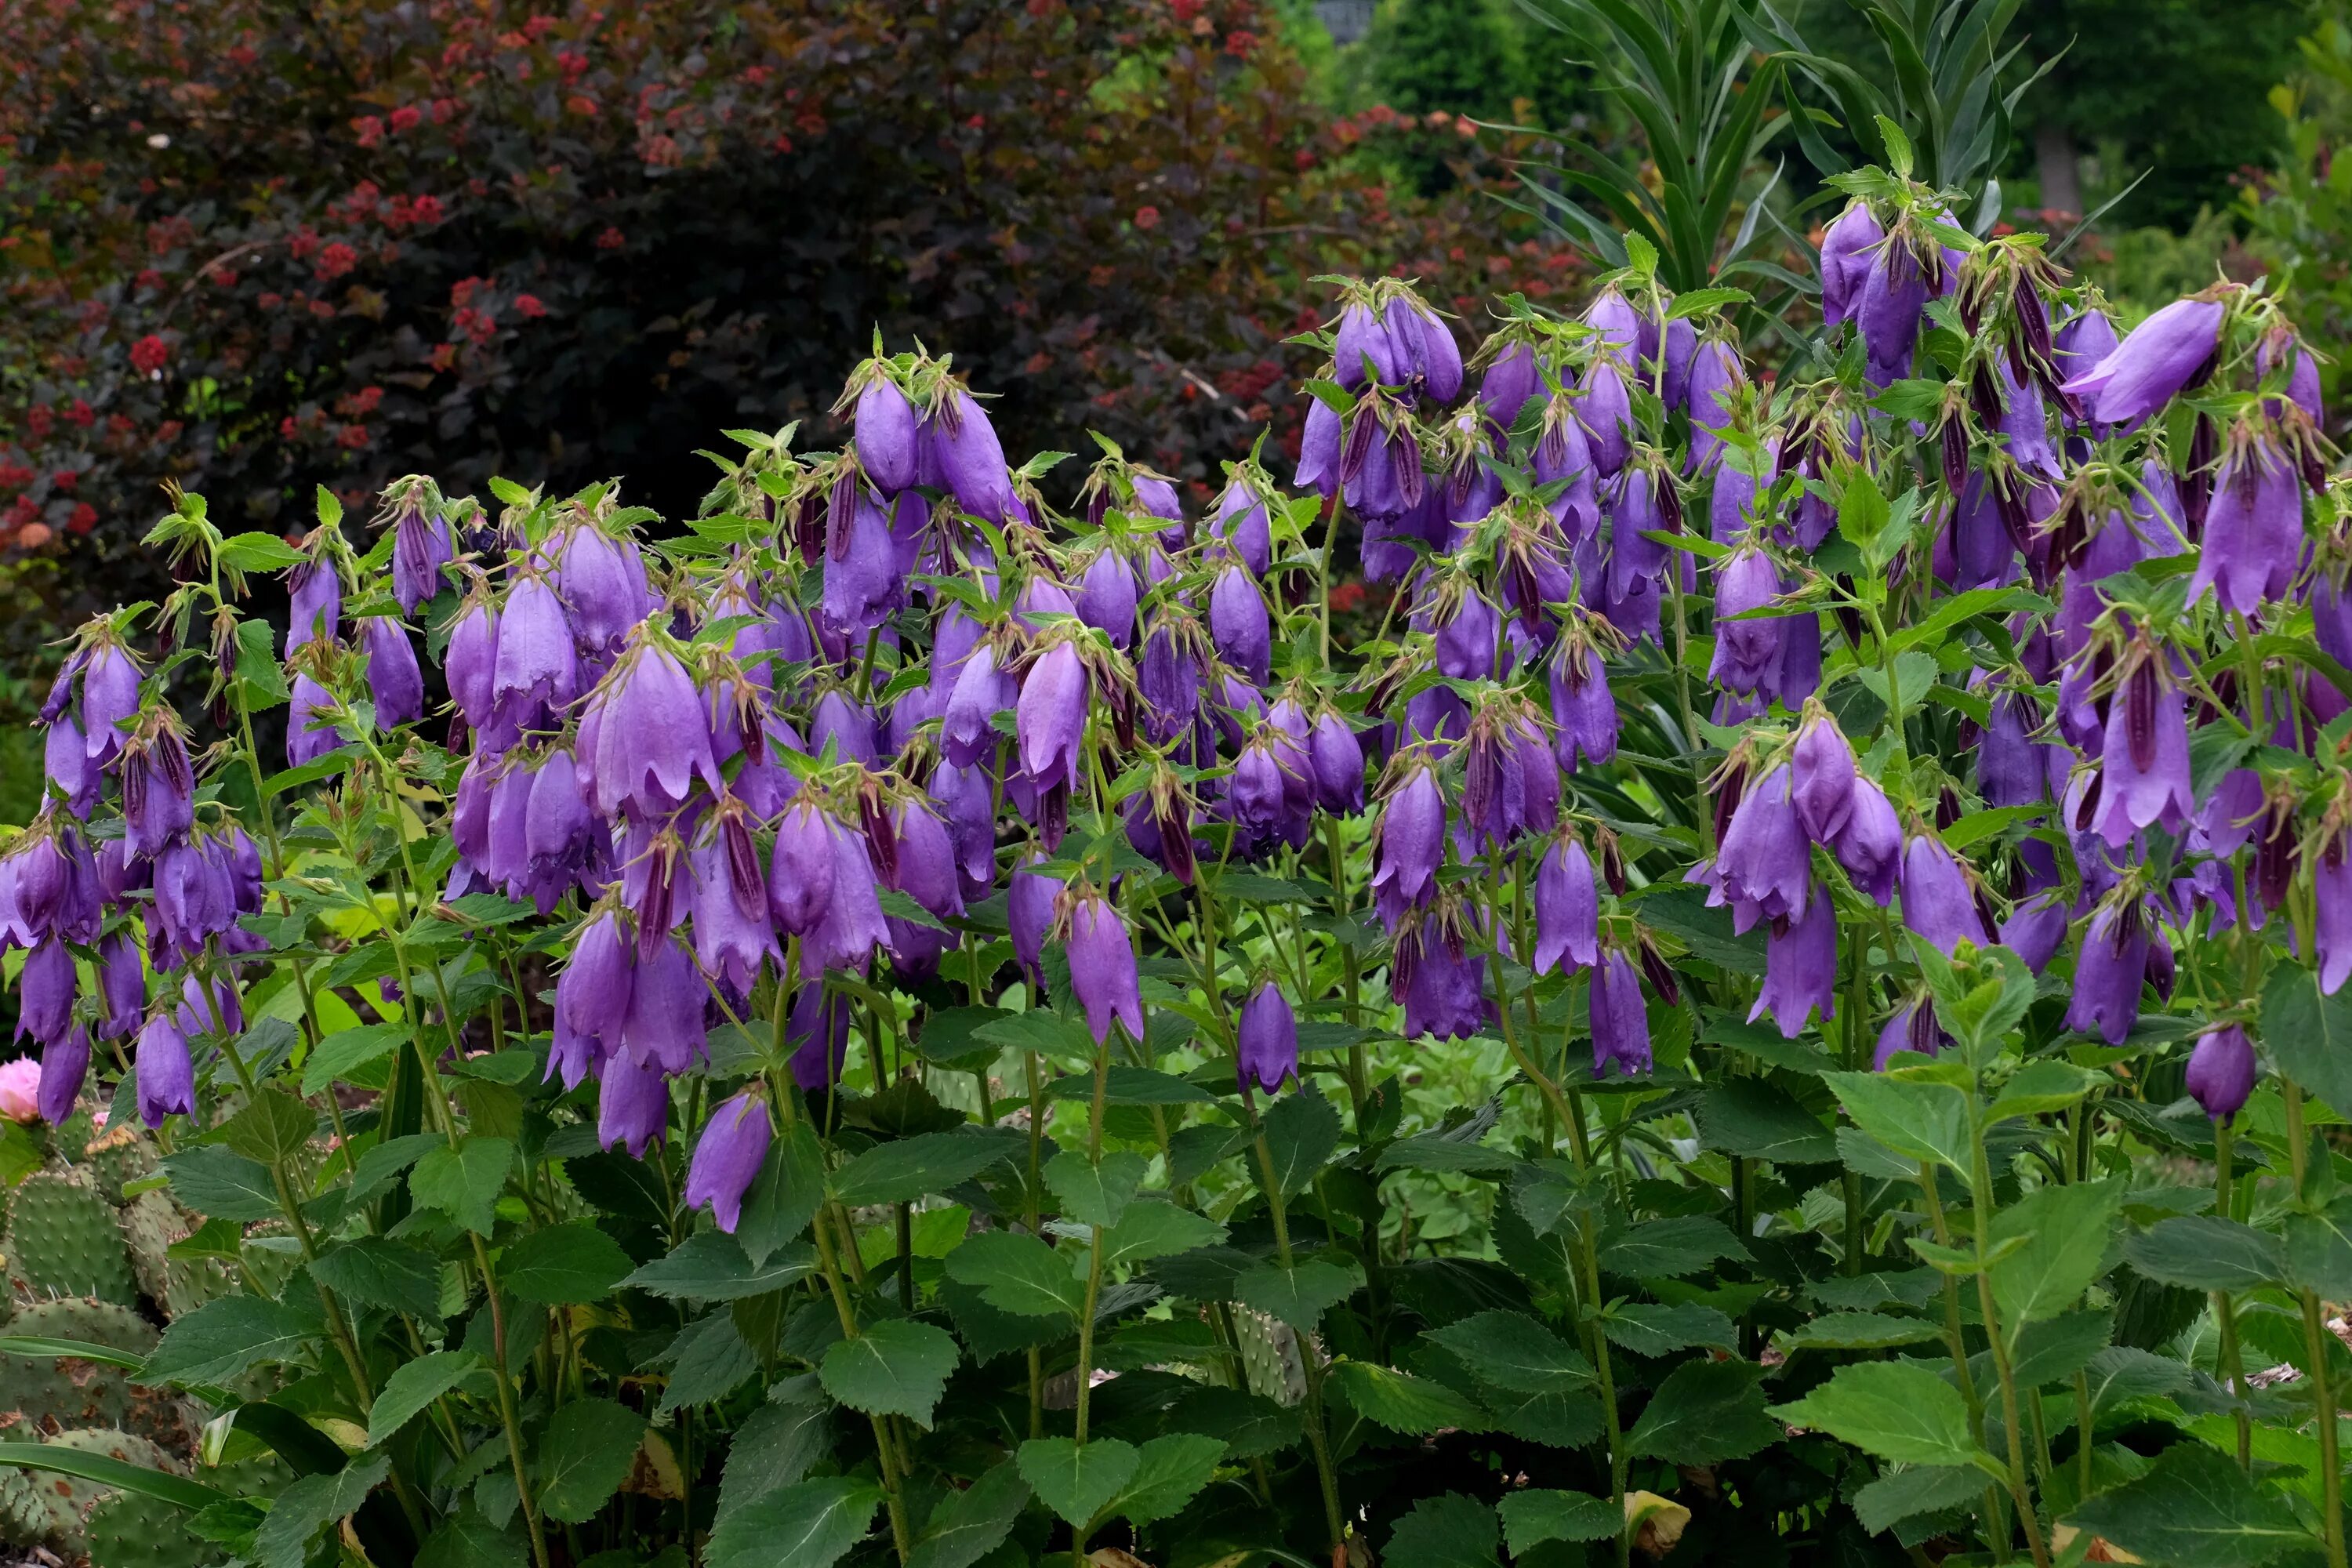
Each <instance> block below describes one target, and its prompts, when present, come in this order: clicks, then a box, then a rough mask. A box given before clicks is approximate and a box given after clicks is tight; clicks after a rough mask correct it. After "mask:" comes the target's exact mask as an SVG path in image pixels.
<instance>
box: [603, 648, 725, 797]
mask: <svg viewBox="0 0 2352 1568" xmlns="http://www.w3.org/2000/svg"><path fill="white" fill-rule="evenodd" d="M591 707H592V709H593V710H594V713H595V718H596V736H595V746H594V751H593V765H592V764H591V761H590V758H591V753H590V752H589V750H588V748H587V746H586V743H585V742H586V737H585V734H584V720H583V745H582V750H581V752H580V756H579V762H580V763H581V765H582V766H583V768H586V769H587V770H588V773H589V787H590V795H591V798H592V799H593V802H594V804H595V806H596V809H597V811H598V812H599V813H601V814H602V815H603V816H607V817H617V816H620V815H621V813H622V811H623V810H624V809H627V810H632V811H634V812H635V813H636V814H637V815H638V816H641V817H645V818H648V819H650V818H655V817H660V816H667V814H669V813H670V812H672V811H675V810H677V808H678V807H679V806H680V805H684V804H685V803H686V799H687V796H688V795H689V794H690V793H691V792H692V790H693V787H694V780H695V779H696V778H697V777H699V778H700V779H701V780H702V781H703V783H704V784H707V785H708V786H709V788H710V790H711V791H712V792H713V793H714V794H715V793H717V792H718V791H719V790H720V789H722V788H723V787H724V784H723V781H722V780H721V778H720V776H719V763H718V759H717V757H716V756H715V755H714V754H713V752H712V751H711V744H710V721H709V713H708V711H707V710H706V709H705V706H704V703H703V700H702V696H701V694H700V693H699V692H698V691H696V690H695V689H694V681H693V680H692V679H691V678H689V677H688V674H687V672H686V667H685V666H684V665H682V664H680V663H679V662H678V661H677V656H676V655H674V654H672V653H671V652H670V651H669V650H668V649H667V648H666V647H661V646H660V645H658V644H656V643H653V642H641V643H639V644H638V645H637V646H636V647H633V648H631V649H629V651H627V652H626V653H625V654H623V655H622V656H621V658H620V661H619V662H618V663H617V664H615V665H614V667H613V668H612V670H611V671H610V672H609V673H607V674H606V675H605V677H604V681H603V682H602V683H601V684H600V685H599V686H598V688H597V689H596V692H595V693H594V695H593V697H592V698H591Z"/></svg>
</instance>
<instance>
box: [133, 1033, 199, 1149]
mask: <svg viewBox="0 0 2352 1568" xmlns="http://www.w3.org/2000/svg"><path fill="white" fill-rule="evenodd" d="M133 1066H134V1068H136V1071H137V1075H138V1081H139V1120H140V1121H143V1122H145V1123H146V1124H147V1125H148V1127H149V1128H151V1129H152V1128H157V1127H161V1126H163V1118H164V1117H166V1116H169V1115H170V1114H172V1113H173V1111H175V1110H176V1111H178V1112H179V1113H180V1114H181V1115H183V1116H193V1115H194V1114H195V1111H196V1071H195V1066H194V1062H193V1061H192V1060H191V1059H190V1058H189V1056H188V1037H187V1036H185V1035H184V1034H182V1033H181V1032H180V1026H178V1025H177V1024H175V1023H173V1021H172V1017H171V1015H170V1014H168V1013H158V1014H156V1015H155V1016H153V1017H152V1018H150V1019H148V1020H147V1026H146V1027H144V1028H142V1029H141V1030H140V1031H139V1049H138V1053H137V1056H136V1058H134V1061H133Z"/></svg>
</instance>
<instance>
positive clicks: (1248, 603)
mask: <svg viewBox="0 0 2352 1568" xmlns="http://www.w3.org/2000/svg"><path fill="white" fill-rule="evenodd" d="M1209 636H1210V638H1211V639H1212V640H1213V642H1214V643H1215V644H1216V647H1217V652H1218V654H1219V655H1220V656H1221V657H1222V658H1223V659H1224V661H1225V662H1226V663H1228V664H1230V665H1232V666H1233V667H1234V668H1235V669H1238V670H1240V671H1241V672H1242V673H1243V674H1244V675H1245V676H1247V677H1248V678H1249V679H1251V680H1253V681H1255V682H1256V683H1258V684H1259V685H1261V686H1263V685H1264V684H1265V679H1266V672H1267V668H1268V666H1269V663H1270V661H1271V658H1272V656H1273V648H1274V626H1273V622H1272V620H1271V618H1270V617H1269V616H1267V614H1266V608H1265V595H1264V594H1262V593H1260V592H1259V591H1258V585H1257V580H1256V579H1255V578H1254V577H1252V576H1251V575H1250V574H1249V573H1248V572H1247V571H1245V570H1244V568H1243V567H1241V566H1240V565H1239V564H1234V565H1231V566H1227V567H1226V568H1225V569H1224V570H1223V572H1220V573H1218V574H1217V580H1216V583H1215V584H1214V585H1213V586H1212V587H1211V588H1210V590H1209Z"/></svg>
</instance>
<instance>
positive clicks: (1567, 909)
mask: <svg viewBox="0 0 2352 1568" xmlns="http://www.w3.org/2000/svg"><path fill="white" fill-rule="evenodd" d="M1535 904H1536V952H1535V962H1534V963H1533V964H1532V965H1531V966H1530V967H1532V968H1533V969H1534V971H1535V972H1536V973H1538V974H1549V973H1551V972H1552V971H1553V970H1555V969H1557V968H1559V963H1560V960H1561V959H1563V958H1565V959H1566V960H1568V962H1569V963H1571V964H1573V965H1574V966H1576V967H1577V968H1579V969H1590V968H1591V966H1592V965H1593V964H1595V963H1599V962H1600V961H1601V889H1600V885H1599V884H1598V883H1597V882H1596V881H1595V880H1594V879H1593V875H1592V857H1591V856H1590V855H1589V854H1587V853H1586V852H1585V848H1584V846H1583V845H1582V844H1581V843H1580V842H1579V841H1578V840H1576V839H1573V838H1558V839H1554V840H1553V841H1552V844H1551V847H1549V849H1547V850H1545V851H1544V858H1543V860H1542V862H1541V863H1540V864H1538V866H1537V867H1536V895H1535Z"/></svg>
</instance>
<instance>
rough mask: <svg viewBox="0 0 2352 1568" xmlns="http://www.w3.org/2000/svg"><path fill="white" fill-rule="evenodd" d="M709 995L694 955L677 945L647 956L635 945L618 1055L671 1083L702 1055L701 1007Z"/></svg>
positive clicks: (641, 946) (660, 947) (663, 945)
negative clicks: (655, 1070) (669, 1077)
mask: <svg viewBox="0 0 2352 1568" xmlns="http://www.w3.org/2000/svg"><path fill="white" fill-rule="evenodd" d="M709 994H710V993H709V987H708V986H706V985H705V984H703V979H702V975H701V973H700V972H699V971H698V970H697V969H696V968H695V965H694V954H692V953H690V952H688V951H687V950H686V949H685V948H684V947H682V946H680V945H679V944H678V943H677V942H671V941H662V942H656V944H655V945H654V947H653V949H652V951H650V952H647V951H646V949H645V945H644V943H643V942H640V943H639V944H638V956H637V966H636V973H635V974H634V975H633V976H631V979H630V983H629V1006H628V1011H627V1012H625V1013H624V1014H623V1015H622V1016H621V1020H620V1026H621V1040H620V1048H621V1051H622V1053H624V1054H626V1055H628V1056H631V1057H634V1058H636V1060H638V1061H639V1062H642V1063H645V1064H647V1065H649V1066H654V1067H658V1068H661V1069H662V1071H664V1072H665V1073H668V1074H670V1075H672V1076H673V1077H674V1076H676V1075H677V1074H678V1073H682V1072H684V1071H685V1070H686V1069H687V1068H689V1067H691V1066H693V1065H694V1061H695V1058H698V1057H699V1056H701V1055H702V1051H703V1042H704V1038H705V1036H704V1028H703V1003H704V1002H705V1001H706V1000H707V999H708V998H709Z"/></svg>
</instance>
